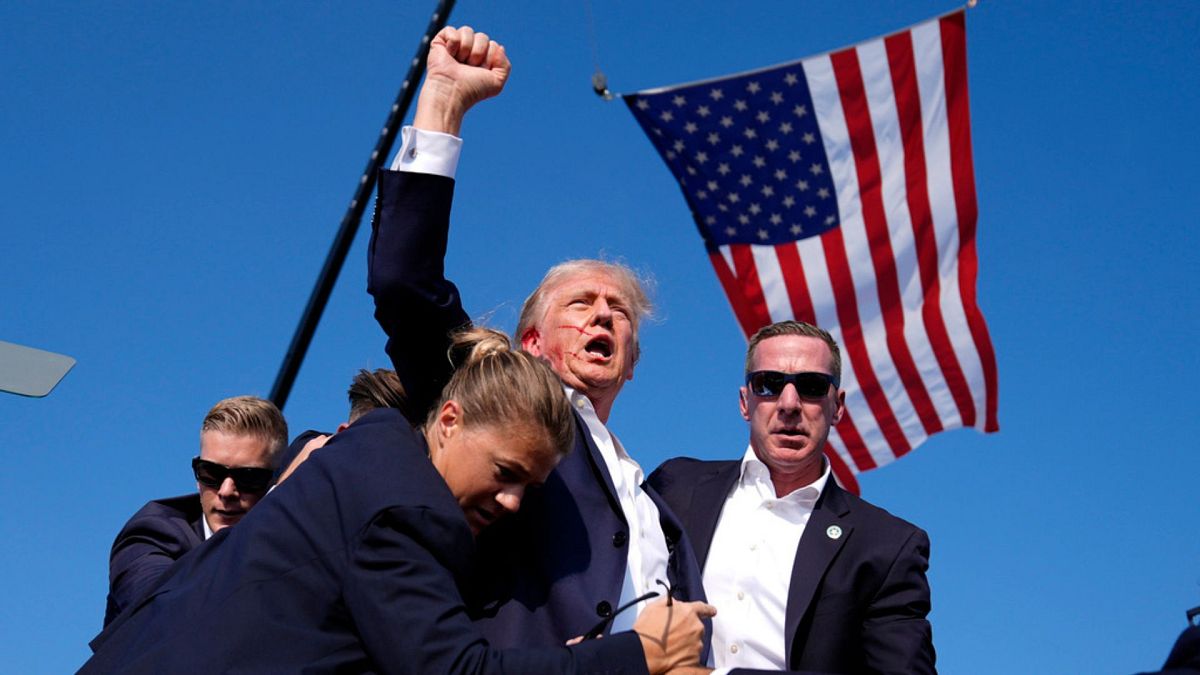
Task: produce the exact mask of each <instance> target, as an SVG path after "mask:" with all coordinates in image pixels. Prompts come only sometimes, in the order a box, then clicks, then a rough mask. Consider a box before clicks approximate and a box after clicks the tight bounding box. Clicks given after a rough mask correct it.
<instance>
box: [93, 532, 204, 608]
mask: <svg viewBox="0 0 1200 675" xmlns="http://www.w3.org/2000/svg"><path fill="white" fill-rule="evenodd" d="M185 527H187V526H186V524H185V523H183V522H182V521H174V520H169V519H161V518H135V519H134V520H132V521H130V522H129V523H128V524H127V525H125V528H124V529H122V530H121V533H120V534H118V535H117V539H116V541H114V542H113V547H112V554H111V555H110V557H109V561H108V582H109V583H108V588H109V590H108V608H107V610H106V611H105V616H104V625H106V626H107V625H108V624H109V622H111V621H112V620H113V619H114V618H116V616H117V615H118V614H120V613H121V612H122V611H124V610H125V609H126V608H128V607H129V606H130V605H132V604H134V603H135V602H137V601H138V600H140V599H141V598H142V597H144V596H145V595H146V593H148V592H149V591H150V590H151V589H153V588H154V586H155V585H156V584H157V583H158V580H159V579H160V578H162V576H163V574H164V573H165V572H166V571H167V570H168V569H169V568H170V567H171V565H173V564H175V561H176V560H178V559H179V558H180V557H181V556H183V554H184V553H187V551H188V550H189V549H190V548H192V545H191V544H190V543H189V536H188V535H189V532H187V531H184V528H185ZM192 536H193V537H194V536H195V535H194V534H193V535H192Z"/></svg>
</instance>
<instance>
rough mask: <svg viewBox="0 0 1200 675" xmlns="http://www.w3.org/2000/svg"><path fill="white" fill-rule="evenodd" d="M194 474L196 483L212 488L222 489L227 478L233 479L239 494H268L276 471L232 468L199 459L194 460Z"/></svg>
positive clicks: (245, 467) (251, 467)
mask: <svg viewBox="0 0 1200 675" xmlns="http://www.w3.org/2000/svg"><path fill="white" fill-rule="evenodd" d="M192 472H193V473H195V474H196V482H198V483H200V484H201V485H205V486H207V487H210V488H220V487H221V483H224V482H225V479H226V478H233V484H234V485H236V486H237V489H238V492H255V493H257V492H266V491H267V488H268V487H270V486H271V478H272V477H273V476H274V475H275V470H274V469H260V468H258V467H256V466H241V467H231V466H225V465H224V464H217V463H216V462H210V461H208V460H207V459H200V458H199V457H193V458H192Z"/></svg>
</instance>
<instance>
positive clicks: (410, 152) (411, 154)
mask: <svg viewBox="0 0 1200 675" xmlns="http://www.w3.org/2000/svg"><path fill="white" fill-rule="evenodd" d="M408 157H409V159H416V158H417V149H416V148H409V149H408Z"/></svg>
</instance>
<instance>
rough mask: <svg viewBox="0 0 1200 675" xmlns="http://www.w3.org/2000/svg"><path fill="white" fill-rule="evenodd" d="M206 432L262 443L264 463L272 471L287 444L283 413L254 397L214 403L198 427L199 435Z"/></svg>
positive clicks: (235, 398) (286, 430) (271, 404)
mask: <svg viewBox="0 0 1200 675" xmlns="http://www.w3.org/2000/svg"><path fill="white" fill-rule="evenodd" d="M206 431H221V432H224V433H227V434H237V435H242V436H258V437H259V438H263V439H266V440H267V441H268V447H267V461H268V462H269V464H270V465H271V466H272V467H274V466H275V462H276V461H277V460H278V458H279V452H280V451H281V450H283V448H284V447H285V446H286V445H287V442H288V428H287V421H286V420H284V419H283V413H281V412H279V408H276V407H275V404H274V403H271V402H270V401H268V400H266V399H262V398H259V397H257V396H234V397H232V398H227V399H223V400H220V401H217V404H216V405H214V406H213V407H212V409H211V410H209V411H208V414H207V415H205V416H204V423H203V424H202V425H200V433H202V434H203V433H204V432H206Z"/></svg>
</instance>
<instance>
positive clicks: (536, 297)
mask: <svg viewBox="0 0 1200 675" xmlns="http://www.w3.org/2000/svg"><path fill="white" fill-rule="evenodd" d="M590 272H599V273H600V274H604V275H605V276H607V277H609V278H610V279H612V280H613V281H614V282H615V283H616V284H617V286H618V287H620V289H621V295H622V297H623V298H624V299H625V302H626V303H628V305H629V306H628V309H629V320H630V322H631V323H632V324H633V349H634V354H633V357H634V361H635V362H636V361H637V358H638V357H639V356H640V353H641V347H640V346H639V343H638V327H639V326H640V325H641V322H642V320H644V319H649V318H650V317H652V316H653V315H654V303H653V302H652V301H651V300H650V295H649V293H647V291H646V288H647V287H649V286H652V282H651V281H650V280H649V279H647V278H646V277H643V276H642V275H639V274H638V273H637V272H635V271H634V270H633V269H632V268H630V267H629V266H628V265H625V264H622V263H618V262H606V261H604V260H594V259H590V258H581V259H577V260H568V261H566V262H561V263H559V264H557V265H555V266H554V267H551V268H550V270H549V271H547V272H546V276H544V277H542V281H541V283H539V284H538V285H537V288H535V289H533V293H530V294H529V297H528V298H525V304H524V306H522V307H521V318H520V319H518V320H517V333H516V337H517V340H518V342H519V341H521V340H523V339H524V337H525V333H527V332H528V331H529V329H530V328H532V327H533V326H534V324H536V323H537V322H539V321H541V320H542V318H543V317H544V316H546V300H547V299H548V298H549V296H550V294H551V293H552V292H554V291H555V290H556V289H557V288H558V287H559V286H562V285H563V284H564V283H566V282H568V281H570V280H571V278H572V277H575V276H578V275H580V274H585V273H590Z"/></svg>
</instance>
